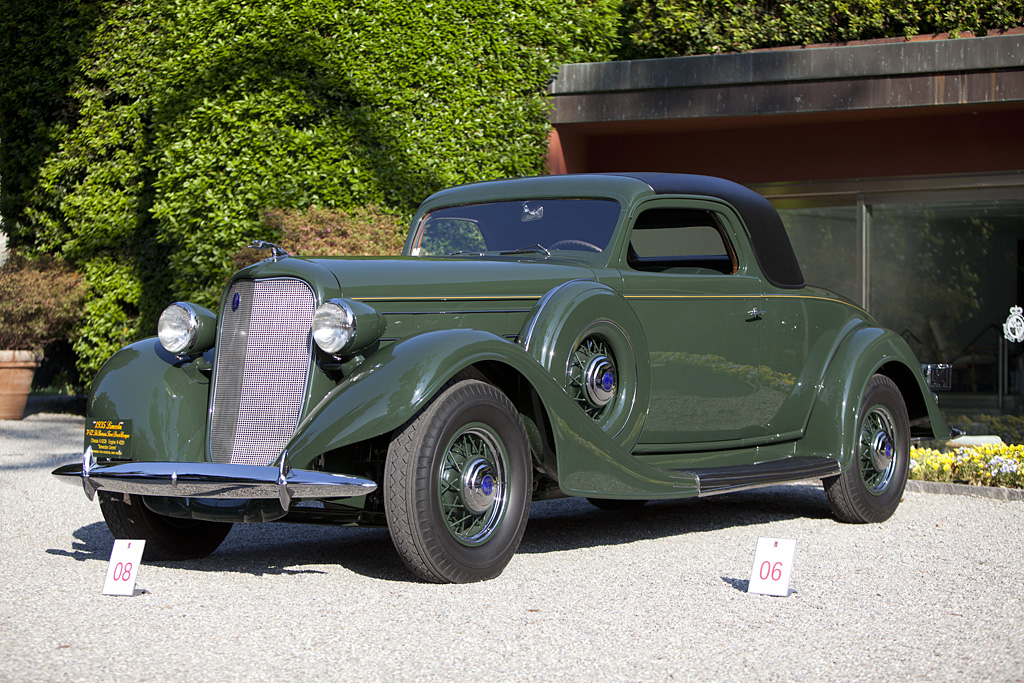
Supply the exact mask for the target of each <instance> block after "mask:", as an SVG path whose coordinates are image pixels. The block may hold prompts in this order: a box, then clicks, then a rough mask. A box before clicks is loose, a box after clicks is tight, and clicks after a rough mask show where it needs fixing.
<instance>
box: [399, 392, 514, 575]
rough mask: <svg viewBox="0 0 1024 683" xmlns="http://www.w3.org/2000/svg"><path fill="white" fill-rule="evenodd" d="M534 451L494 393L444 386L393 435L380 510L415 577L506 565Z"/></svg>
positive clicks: (486, 571) (490, 570)
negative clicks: (383, 510) (383, 512)
mask: <svg viewBox="0 0 1024 683" xmlns="http://www.w3.org/2000/svg"><path fill="white" fill-rule="evenodd" d="M531 474H532V467H531V459H530V447H529V442H528V440H527V437H526V430H525V429H524V427H523V423H522V420H520V419H519V413H518V412H517V411H516V409H515V406H513V405H512V403H511V401H509V400H508V398H507V397H506V396H505V395H504V394H503V393H501V391H499V390H498V389H497V388H496V387H494V386H492V385H490V384H486V383H484V382H480V381H477V380H464V381H459V382H454V383H449V384H448V385H446V386H445V388H443V389H442V390H441V392H440V393H439V394H438V395H437V397H436V398H435V399H434V401H433V402H432V403H431V404H430V405H429V406H427V408H425V409H424V410H423V411H421V412H420V414H419V415H417V416H416V417H415V418H413V419H412V420H410V421H409V422H407V423H406V424H405V425H404V426H403V427H401V428H400V429H399V430H397V431H396V432H395V435H394V437H393V439H392V441H391V445H390V447H389V448H388V456H387V462H386V464H385V467H384V487H385V488H384V491H385V497H384V509H385V512H386V514H387V520H388V529H389V530H390V532H391V538H392V541H393V542H394V544H395V548H396V549H397V550H398V554H399V555H400V556H401V558H402V561H403V562H405V564H406V566H407V567H409V569H410V570H411V571H412V572H413V573H414V574H415V575H416V576H417V577H419V578H420V579H423V580H425V581H432V582H435V583H468V582H471V581H482V580H484V579H490V578H493V577H495V576H497V575H498V574H500V573H501V572H502V570H503V569H504V568H505V566H506V565H507V564H508V563H509V561H510V560H511V559H512V556H513V555H514V554H515V552H516V549H517V548H518V547H519V541H520V540H521V539H522V536H523V531H525V529H526V521H527V519H528V517H529V513H530V484H531V481H532V476H531Z"/></svg>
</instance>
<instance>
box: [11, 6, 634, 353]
mask: <svg viewBox="0 0 1024 683" xmlns="http://www.w3.org/2000/svg"><path fill="white" fill-rule="evenodd" d="M68 5H69V6H70V7H71V8H72V9H73V10H75V11H74V12H72V9H68V10H66V11H65V14H69V13H70V14H75V12H77V14H75V16H76V17H79V16H85V15H86V14H88V18H89V21H86V20H84V19H82V20H81V21H79V20H78V19H76V20H75V21H71V20H68V22H67V25H66V27H64V28H66V30H68V31H71V32H72V33H73V34H74V37H73V38H70V37H68V38H64V39H63V42H62V43H61V45H62V47H61V48H60V49H59V50H57V54H56V56H55V57H53V60H51V61H53V62H54V64H56V65H57V68H59V69H62V70H63V71H61V74H62V75H61V77H60V78H56V79H54V80H51V81H49V82H48V84H47V86H46V88H47V93H48V95H47V101H48V102H49V101H51V100H52V101H54V102H57V103H59V105H60V111H62V112H64V114H65V115H64V116H63V117H58V119H57V120H56V121H51V122H50V123H47V125H46V127H45V133H46V135H47V136H48V138H47V139H48V142H47V144H46V145H42V146H41V147H39V148H38V149H37V154H36V157H33V159H34V160H33V161H32V162H31V166H30V167H28V168H20V169H16V171H17V175H18V185H17V191H18V198H20V199H18V201H21V200H22V199H24V198H26V197H27V198H28V199H27V200H25V201H24V202H23V204H18V203H17V201H14V198H12V202H11V203H9V204H7V205H5V206H10V207H11V209H10V212H9V213H7V210H5V213H4V220H5V223H4V229H5V231H6V232H8V233H9V234H10V235H11V238H12V243H13V244H14V246H20V247H23V248H27V249H33V250H35V251H37V252H51V253H61V254H63V255H64V256H65V257H66V258H67V259H68V260H69V261H70V262H72V263H73V264H75V265H76V266H77V267H78V268H79V269H80V270H81V271H82V272H83V273H84V274H85V276H86V278H87V280H88V282H89V283H90V285H91V292H92V293H91V297H90V300H89V302H88V304H87V306H86V312H85V317H84V319H83V322H82V325H81V327H80V328H79V330H78V333H77V336H76V338H75V349H76V352H77V353H78V356H79V365H80V367H81V368H82V369H83V370H84V371H85V372H86V373H91V372H93V371H95V370H96V369H97V368H98V367H99V365H100V363H101V362H102V361H103V359H104V358H106V357H107V356H109V355H110V353H111V352H112V351H114V350H115V349H116V348H117V347H118V346H119V345H121V344H123V343H125V342H128V341H131V340H133V339H137V338H139V337H141V336H146V335H149V334H152V332H153V330H154V328H155V323H156V318H157V316H158V315H159V312H160V310H161V309H162V308H163V307H164V306H165V305H166V303H167V302H168V301H171V300H174V299H185V300H192V301H195V302H197V303H199V304H201V305H206V306H211V305H213V304H214V302H215V301H216V300H217V298H218V296H219V290H220V288H221V286H222V283H223V281H224V279H225V278H226V277H227V276H228V274H229V273H230V271H231V265H232V258H233V255H234V254H235V253H236V252H237V251H238V249H239V248H240V247H243V246H244V245H245V244H247V243H248V242H249V241H250V240H252V239H254V238H261V237H265V234H264V233H265V232H266V228H265V227H264V226H262V225H261V223H260V216H259V212H260V209H261V208H262V207H267V206H274V207H281V208H283V209H294V210H299V211H303V210H305V209H308V208H309V207H312V206H316V207H319V208H320V209H323V210H341V211H348V210H354V209H356V208H357V207H361V206H367V205H376V206H379V207H381V209H382V210H383V211H386V212H388V213H391V214H396V215H401V216H409V215H411V213H412V211H413V210H414V208H415V206H416V205H417V204H418V202H419V201H421V200H422V199H423V198H425V197H426V196H427V195H428V194H430V193H431V192H433V191H436V190H437V189H439V188H441V187H443V186H447V185H452V184H458V183H463V182H469V181H475V180H484V179H489V178H495V177H506V176H518V175H531V174H538V173H542V172H543V171H544V153H545V151H546V139H547V133H548V130H549V123H548V121H547V111H548V103H547V98H546V88H547V85H548V83H549V81H550V79H551V77H552V75H553V74H554V71H555V69H556V68H557V65H558V64H560V63H563V62H568V61H586V60H592V59H601V58H604V57H606V56H607V55H608V54H609V53H610V51H611V49H612V47H613V41H614V36H615V31H616V29H615V26H616V23H617V21H618V14H617V12H616V7H617V3H616V2H615V0H568V1H566V2H557V3H555V2H549V1H548V0H518V1H516V2H511V1H501V0H498V1H496V2H490V3H481V2H479V1H478V0H452V1H450V2H434V1H433V0H401V1H399V0H308V1H306V2H301V3H295V2H291V1H290V0H143V1H140V2H106V3H101V2H87V1H85V0H79V2H69V3H68ZM11 7H12V8H13V10H12V11H13V14H12V13H10V12H9V13H7V14H6V15H5V19H4V22H5V24H4V25H5V27H8V28H9V29H10V30H12V31H15V32H17V30H20V29H19V26H20V23H22V22H27V23H31V24H32V26H31V27H30V28H31V29H32V30H35V32H36V33H37V34H39V35H46V36H48V35H49V34H50V33H55V34H57V33H59V32H58V31H57V30H56V29H54V30H52V31H51V30H50V29H45V28H43V27H44V25H45V22H46V21H48V20H49V18H48V16H47V13H46V12H41V11H39V10H35V9H32V8H31V7H32V6H31V5H30V4H29V3H27V2H20V1H19V2H14V3H13V4H11ZM86 10H89V11H88V12H86ZM62 11H64V10H62ZM14 15H17V16H14ZM76 22H77V23H76ZM57 37H59V36H57ZM36 40H37V39H36ZM69 46H73V48H72V47H69ZM15 47H16V48H17V50H16V51H15V53H14V54H11V55H8V56H7V57H5V58H4V59H5V60H6V61H5V67H4V68H5V71H6V70H7V69H10V70H11V73H7V74H5V76H4V78H5V82H7V79H8V78H9V80H10V81H15V80H17V79H18V78H21V77H23V76H30V75H31V74H29V73H28V72H27V71H26V70H24V69H21V67H20V66H19V65H22V64H29V63H33V62H34V63H49V62H46V59H43V57H40V55H42V54H43V53H47V54H48V50H49V48H47V47H46V46H43V45H39V44H38V42H31V41H29V42H25V43H24V44H22V43H18V44H17V45H16V46H15ZM44 56H45V55H44ZM19 69H20V70H19ZM42 77H45V74H43V76H42ZM27 87H28V88H29V89H31V87H32V86H27ZM2 106H3V107H5V111H4V113H3V116H4V117H5V118H4V122H5V123H4V127H3V128H2V129H0V133H2V137H0V139H3V140H4V144H5V150H4V151H5V154H4V155H3V156H4V157H6V150H7V144H8V141H9V140H11V139H12V138H13V137H17V136H18V135H19V134H20V132H21V130H22V129H24V128H25V127H27V126H28V125H29V120H30V118H31V117H21V118H18V117H17V116H16V117H14V118H15V119H17V121H16V122H15V123H17V122H20V123H18V125H15V124H14V123H12V124H11V125H7V122H9V121H13V119H9V118H6V117H9V116H11V114H10V113H9V112H13V111H16V110H17V108H18V106H19V105H18V103H17V102H15V101H13V100H12V99H11V98H7V99H5V100H4V102H3V105H2ZM51 119H52V117H51ZM19 126H20V128H19ZM10 187H15V186H14V185H11V186H10ZM7 188H8V176H7V175H5V176H4V190H3V191H4V192H5V193H6V192H7Z"/></svg>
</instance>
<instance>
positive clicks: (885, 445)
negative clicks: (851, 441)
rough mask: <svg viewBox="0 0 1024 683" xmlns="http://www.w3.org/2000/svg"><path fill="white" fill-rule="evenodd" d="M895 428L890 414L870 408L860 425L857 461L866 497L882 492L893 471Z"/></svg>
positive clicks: (894, 463) (877, 408) (894, 467)
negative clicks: (868, 494)
mask: <svg viewBox="0 0 1024 683" xmlns="http://www.w3.org/2000/svg"><path fill="white" fill-rule="evenodd" d="M896 438H897V437H896V427H895V421H894V420H893V417H892V414H890V413H889V411H888V410H886V408H885V407H884V406H881V405H876V406H872V407H871V409H870V410H868V412H867V414H866V415H865V416H864V419H863V421H862V422H861V428H860V449H859V453H858V454H857V455H858V458H857V461H858V466H859V468H860V476H861V479H862V480H863V481H864V486H865V487H866V488H867V490H868V493H870V494H871V495H874V496H877V495H879V494H881V493H882V492H884V491H885V489H886V488H887V487H888V486H889V482H890V481H892V476H893V473H895V471H896V458H895V449H896V446H895V444H896Z"/></svg>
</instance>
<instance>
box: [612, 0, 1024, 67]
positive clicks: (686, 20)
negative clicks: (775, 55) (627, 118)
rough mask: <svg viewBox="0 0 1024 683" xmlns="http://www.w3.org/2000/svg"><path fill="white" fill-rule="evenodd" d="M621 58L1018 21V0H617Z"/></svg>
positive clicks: (1023, 4)
mask: <svg viewBox="0 0 1024 683" xmlns="http://www.w3.org/2000/svg"><path fill="white" fill-rule="evenodd" d="M622 12H623V16H624V21H623V23H622V26H621V29H620V33H621V40H622V46H621V49H620V56H621V57H622V58H625V59H642V58H650V57H672V56H676V55H699V54H714V53H719V52H743V51H746V50H753V49H757V48H768V47H779V46H783V45H810V44H814V43H831V42H847V41H851V40H869V39H873V38H892V37H900V36H904V37H908V36H912V35H917V34H934V33H951V34H953V35H956V34H958V33H960V32H963V31H973V32H974V33H975V34H977V35H985V34H986V33H987V32H988V31H989V30H991V29H998V28H1009V27H1012V26H1020V25H1021V24H1024V1H1022V0H952V1H946V2H942V1H941V0H895V1H890V0H845V1H844V0H793V1H791V2H783V1H780V0H623V3H622Z"/></svg>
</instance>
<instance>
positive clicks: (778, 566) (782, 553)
mask: <svg viewBox="0 0 1024 683" xmlns="http://www.w3.org/2000/svg"><path fill="white" fill-rule="evenodd" d="M794 558H796V540H794V539H791V538H758V539H757V550H755V551H754V568H753V569H751V571H750V585H749V586H747V592H748V593H761V594H762V595H778V596H781V597H786V596H787V595H789V575H790V573H791V572H792V571H793V560H794Z"/></svg>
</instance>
